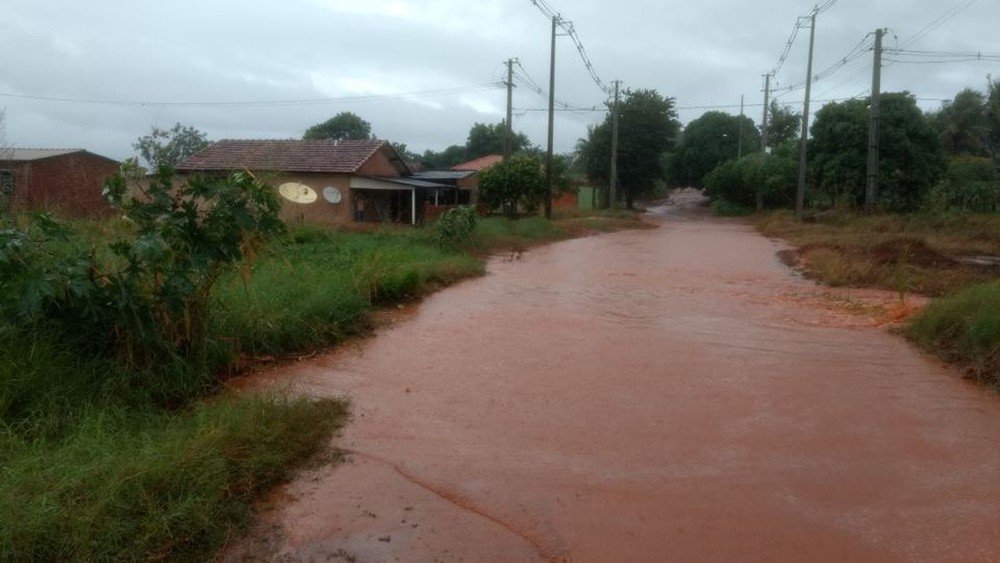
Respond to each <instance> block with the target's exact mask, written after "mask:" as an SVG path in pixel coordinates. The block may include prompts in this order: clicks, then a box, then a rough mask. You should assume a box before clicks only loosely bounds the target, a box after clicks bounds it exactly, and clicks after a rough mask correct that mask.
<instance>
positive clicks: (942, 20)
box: [900, 0, 976, 47]
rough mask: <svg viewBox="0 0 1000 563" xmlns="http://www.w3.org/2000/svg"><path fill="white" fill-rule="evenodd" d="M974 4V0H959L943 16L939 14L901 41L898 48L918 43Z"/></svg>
mask: <svg viewBox="0 0 1000 563" xmlns="http://www.w3.org/2000/svg"><path fill="white" fill-rule="evenodd" d="M975 3H976V0H961V1H960V2H959V3H958V4H955V5H953V6H952V7H950V8H948V9H947V10H945V11H944V13H943V14H941V15H940V16H938V17H937V18H936V19H934V20H933V21H931V22H930V23H929V24H927V25H926V26H924V27H923V29H921V30H920V31H918V32H916V33H914V34H913V35H911V36H910V37H909V38H907V39H906V40H905V41H903V43H902V44H901V45H900V47H908V46H909V45H911V44H913V43H914V42H916V41H919V40H921V39H923V38H924V37H927V36H928V35H929V34H930V33H932V32H933V31H934V30H936V29H938V28H939V27H941V26H942V25H944V24H946V23H947V22H948V21H950V20H951V19H953V18H954V17H955V16H957V15H958V14H960V13H962V12H964V11H965V10H967V9H969V7H970V6H972V5H973V4H975Z"/></svg>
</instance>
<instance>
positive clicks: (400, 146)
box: [392, 143, 420, 162]
mask: <svg viewBox="0 0 1000 563" xmlns="http://www.w3.org/2000/svg"><path fill="white" fill-rule="evenodd" d="M392 148H394V149H396V152H397V153H398V154H399V158H402V159H403V160H405V161H406V162H417V161H418V160H420V155H419V154H417V153H415V152H412V151H410V149H409V147H407V146H406V143H392Z"/></svg>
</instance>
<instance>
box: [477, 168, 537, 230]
mask: <svg viewBox="0 0 1000 563" xmlns="http://www.w3.org/2000/svg"><path fill="white" fill-rule="evenodd" d="M546 190H547V186H546V183H545V175H544V173H543V172H542V163H541V161H539V160H538V158H536V157H534V156H528V155H514V156H512V157H511V158H508V159H507V160H505V161H503V162H501V163H499V164H497V165H495V166H492V167H490V168H489V169H487V170H486V171H484V172H483V173H482V174H481V175H480V178H479V200H480V201H481V202H482V203H483V204H485V205H487V206H488V207H489V208H490V209H500V208H504V209H505V210H506V212H507V214H508V215H509V216H511V217H514V216H516V215H517V210H518V208H519V207H521V208H524V209H527V210H532V209H538V206H539V205H540V204H541V203H542V201H544V199H545V196H546Z"/></svg>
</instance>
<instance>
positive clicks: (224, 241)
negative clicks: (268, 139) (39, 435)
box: [0, 165, 284, 370]
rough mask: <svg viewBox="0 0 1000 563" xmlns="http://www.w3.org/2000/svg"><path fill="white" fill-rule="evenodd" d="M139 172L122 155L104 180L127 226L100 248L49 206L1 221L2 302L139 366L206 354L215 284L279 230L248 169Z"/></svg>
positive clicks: (274, 204) (23, 321)
mask: <svg viewBox="0 0 1000 563" xmlns="http://www.w3.org/2000/svg"><path fill="white" fill-rule="evenodd" d="M135 174H136V170H135V169H134V168H131V167H129V165H126V167H124V168H123V172H122V173H121V174H118V175H116V176H115V177H113V178H112V179H111V180H109V182H108V184H107V187H106V188H105V196H106V197H107V199H108V201H109V202H110V203H111V204H112V205H113V206H114V207H116V208H117V209H118V210H120V211H121V212H122V214H123V216H124V217H123V219H124V221H126V222H127V223H129V224H130V225H131V227H132V228H131V229H130V231H129V232H128V233H127V234H126V235H124V236H120V237H119V238H118V239H117V240H115V241H114V242H112V243H111V244H110V245H108V246H106V247H104V248H96V247H91V248H87V246H86V245H85V244H83V243H82V241H80V240H71V238H72V232H71V231H70V230H69V229H67V228H65V227H64V226H62V225H60V224H58V223H56V222H55V221H54V220H53V219H52V218H51V217H49V216H46V215H39V216H37V217H36V218H35V219H34V220H33V221H31V222H30V223H29V225H28V226H27V227H24V228H20V227H18V226H16V225H13V224H9V223H8V224H7V225H5V226H4V227H3V228H2V229H0V294H2V297H0V312H2V313H3V314H4V316H5V318H6V319H7V322H8V323H11V324H16V325H19V326H22V327H23V326H37V327H42V328H44V329H45V330H52V331H55V332H60V333H65V334H73V333H77V334H80V333H82V334H86V335H87V336H88V344H87V346H88V348H89V349H90V352H95V353H97V354H102V355H104V354H106V355H109V356H113V357H115V358H116V359H118V360H120V361H122V362H123V363H125V364H126V365H128V366H131V367H133V368H135V369H138V370H145V369H154V368H155V369H163V366H170V365H176V363H177V362H181V363H183V362H185V361H188V360H195V359H200V360H204V358H205V354H206V353H207V351H208V348H207V346H206V344H207V332H206V330H207V327H208V324H209V317H210V308H211V294H212V289H213V287H214V285H215V283H216V281H217V280H218V279H219V276H220V275H222V274H223V272H225V271H226V269H227V267H228V266H231V265H232V264H234V263H235V262H237V261H239V260H241V259H243V258H244V257H247V256H252V255H253V254H254V252H255V250H256V248H257V247H258V246H259V245H260V243H261V242H262V241H263V240H264V239H266V238H267V237H269V236H270V235H272V234H274V233H277V232H279V231H281V230H282V229H283V228H284V225H283V224H282V223H281V221H280V220H279V219H278V213H279V211H280V204H279V201H278V199H277V196H276V195H275V193H274V191H273V190H272V189H271V188H270V187H269V186H267V185H265V184H262V183H261V182H258V181H257V180H256V179H255V178H254V177H253V176H252V175H250V174H249V173H237V174H233V175H231V176H229V177H228V178H219V177H193V178H191V179H189V180H186V181H181V180H179V179H177V178H175V177H174V175H173V172H172V170H170V169H169V168H162V169H160V170H159V172H158V173H157V175H156V176H155V178H153V179H152V180H150V181H149V183H148V185H147V186H142V185H141V184H138V183H136V182H133V180H135V179H137V178H136V176H135ZM132 193H135V195H134V196H133V195H132Z"/></svg>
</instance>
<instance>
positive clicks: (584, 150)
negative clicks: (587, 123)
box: [577, 90, 680, 208]
mask: <svg viewBox="0 0 1000 563" xmlns="http://www.w3.org/2000/svg"><path fill="white" fill-rule="evenodd" d="M674 106H675V104H674V99H673V98H668V97H663V96H661V95H660V94H659V93H658V92H657V91H656V90H625V92H624V93H623V94H622V100H621V102H620V108H619V122H618V180H619V185H620V186H621V188H622V189H621V190H620V192H621V195H622V196H623V197H624V199H625V203H626V205H627V206H628V207H629V208H631V207H632V203H633V200H634V198H636V197H637V196H640V195H642V194H644V193H648V192H649V191H651V190H652V189H653V188H654V187H655V185H656V182H657V181H660V180H663V179H665V177H666V169H665V166H664V160H663V155H664V153H666V152H667V151H669V150H670V149H671V148H672V147H673V146H674V143H675V141H676V138H677V134H678V132H679V131H680V122H679V121H678V120H677V110H676V109H675V108H674ZM611 109H613V108H610V107H609V110H611ZM613 118H614V117H613V115H612V113H611V111H609V112H608V115H607V116H606V117H605V119H604V122H603V123H601V124H600V125H598V126H596V127H591V128H590V129H589V131H588V133H587V138H586V139H581V140H580V141H579V142H578V143H577V151H578V153H579V155H580V159H581V161H582V164H583V168H584V170H585V171H586V174H587V177H588V178H589V179H590V180H591V181H593V182H598V183H602V184H605V183H607V182H608V181H609V180H610V178H611V136H612V135H611V134H612V125H613Z"/></svg>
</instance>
